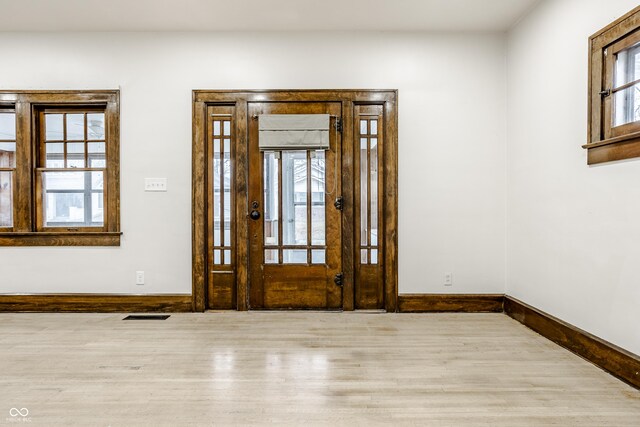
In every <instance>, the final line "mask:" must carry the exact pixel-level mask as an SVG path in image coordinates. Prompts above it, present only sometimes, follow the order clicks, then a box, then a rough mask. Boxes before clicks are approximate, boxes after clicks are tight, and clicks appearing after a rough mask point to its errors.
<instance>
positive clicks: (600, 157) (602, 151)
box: [582, 132, 640, 165]
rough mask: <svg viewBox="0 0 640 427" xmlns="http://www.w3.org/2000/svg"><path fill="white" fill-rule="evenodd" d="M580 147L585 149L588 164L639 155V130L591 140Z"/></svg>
mask: <svg viewBox="0 0 640 427" xmlns="http://www.w3.org/2000/svg"><path fill="white" fill-rule="evenodd" d="M582 148H585V149H586V150H587V163H588V164H590V165H595V164H598V163H604V162H613V161H616V160H625V159H632V158H634V157H640V132H634V133H632V134H629V135H623V136H618V137H615V138H609V139H605V140H603V141H598V142H593V143H591V144H586V145H583V146H582Z"/></svg>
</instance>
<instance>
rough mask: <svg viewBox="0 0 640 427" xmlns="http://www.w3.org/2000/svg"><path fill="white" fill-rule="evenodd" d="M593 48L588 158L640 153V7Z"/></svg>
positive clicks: (610, 28) (606, 30)
mask: <svg viewBox="0 0 640 427" xmlns="http://www.w3.org/2000/svg"><path fill="white" fill-rule="evenodd" d="M590 47H591V49H590V50H591V51H590V76H589V79H590V80H589V139H588V143H587V144H586V145H584V146H583V147H584V148H586V149H587V150H588V162H589V164H594V163H601V162H606V161H612V160H622V159H627V158H632V157H640V7H639V8H636V9H634V10H633V11H631V12H630V13H628V14H627V15H625V16H624V17H622V18H620V19H619V20H617V21H615V22H614V23H612V24H610V25H609V26H607V27H605V28H604V29H602V30H600V31H599V32H598V33H596V34H595V35H593V36H592V37H591V38H590Z"/></svg>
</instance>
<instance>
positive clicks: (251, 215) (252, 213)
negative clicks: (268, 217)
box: [249, 209, 260, 221]
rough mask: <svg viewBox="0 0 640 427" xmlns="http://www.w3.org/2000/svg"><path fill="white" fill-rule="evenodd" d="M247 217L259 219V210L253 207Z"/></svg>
mask: <svg viewBox="0 0 640 427" xmlns="http://www.w3.org/2000/svg"><path fill="white" fill-rule="evenodd" d="M249 217H250V218H251V219H252V220H254V221H256V220H259V219H260V212H258V211H257V210H255V209H254V210H252V211H251V213H250V214H249Z"/></svg>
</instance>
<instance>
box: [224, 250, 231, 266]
mask: <svg viewBox="0 0 640 427" xmlns="http://www.w3.org/2000/svg"><path fill="white" fill-rule="evenodd" d="M224 263H225V264H227V265H229V264H231V251H230V250H228V249H227V250H225V251H224Z"/></svg>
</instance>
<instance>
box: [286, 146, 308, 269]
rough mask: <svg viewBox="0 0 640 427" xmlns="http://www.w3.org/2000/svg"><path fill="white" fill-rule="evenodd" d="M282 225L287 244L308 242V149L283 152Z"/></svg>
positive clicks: (304, 243)
mask: <svg viewBox="0 0 640 427" xmlns="http://www.w3.org/2000/svg"><path fill="white" fill-rule="evenodd" d="M282 225H283V229H282V232H283V233H282V234H283V236H282V240H283V243H284V244H285V245H306V244H307V152H306V151H284V152H282ZM296 254H297V253H296ZM296 256H297V255H296ZM305 260H306V258H305Z"/></svg>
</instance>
